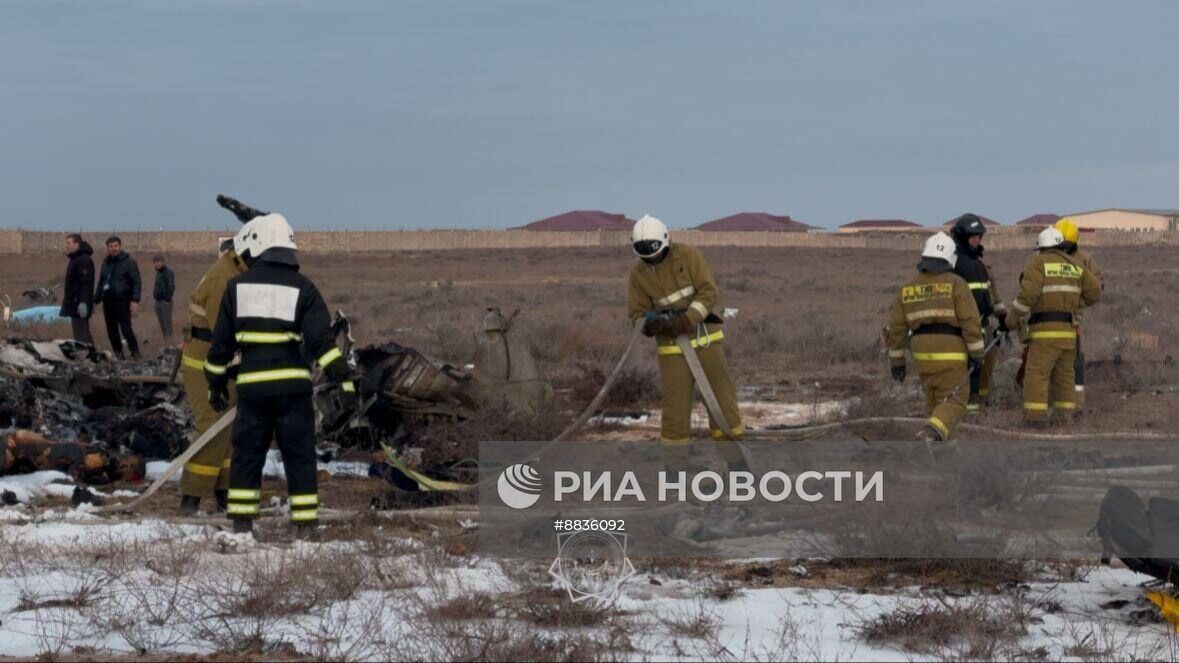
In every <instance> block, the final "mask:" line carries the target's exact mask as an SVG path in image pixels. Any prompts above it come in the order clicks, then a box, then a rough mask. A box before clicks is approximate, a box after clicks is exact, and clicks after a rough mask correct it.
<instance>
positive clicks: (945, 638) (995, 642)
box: [856, 596, 1033, 660]
mask: <svg viewBox="0 0 1179 663" xmlns="http://www.w3.org/2000/svg"><path fill="white" fill-rule="evenodd" d="M1032 620H1033V615H1032V609H1031V607H1030V606H1029V605H1028V604H1027V603H1026V602H1025V601H1023V600H1022V599H1021V598H1019V597H1016V596H982V597H975V598H972V599H962V600H952V599H947V598H939V599H936V600H934V599H931V600H925V601H921V602H918V603H915V604H910V605H903V606H900V607H898V608H897V610H895V611H893V612H891V613H885V614H881V615H878V616H876V617H873V618H871V619H868V620H866V621H864V622H861V623H860V624H859V625H857V626H856V632H857V634H858V636H859V637H860V638H862V639H863V640H865V641H867V642H869V643H873V644H887V645H892V646H896V647H898V648H900V649H901V650H902V651H906V652H912V653H916V654H929V655H936V656H943V657H946V656H949V657H955V658H958V657H961V658H966V659H968V660H979V659H986V660H992V659H997V658H1008V657H1009V656H1010V655H1011V653H1013V652H1014V651H1016V650H1017V644H1018V640H1019V638H1020V637H1022V636H1024V635H1026V634H1027V632H1028V631H1027V627H1028V625H1029V624H1031V623H1032Z"/></svg>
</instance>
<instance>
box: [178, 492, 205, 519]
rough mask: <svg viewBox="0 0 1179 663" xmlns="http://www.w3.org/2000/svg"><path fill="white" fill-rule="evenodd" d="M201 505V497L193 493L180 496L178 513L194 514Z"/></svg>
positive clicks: (183, 514) (184, 514)
mask: <svg viewBox="0 0 1179 663" xmlns="http://www.w3.org/2000/svg"><path fill="white" fill-rule="evenodd" d="M200 507H201V498H199V497H196V496H195V495H181V496H180V515H182V516H195V515H196V514H197V510H198V509H200Z"/></svg>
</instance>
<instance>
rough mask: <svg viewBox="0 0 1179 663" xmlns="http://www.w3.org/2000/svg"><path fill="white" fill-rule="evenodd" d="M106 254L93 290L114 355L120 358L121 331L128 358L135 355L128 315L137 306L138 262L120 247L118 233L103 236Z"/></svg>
mask: <svg viewBox="0 0 1179 663" xmlns="http://www.w3.org/2000/svg"><path fill="white" fill-rule="evenodd" d="M106 254H107V255H106V260H103V261H102V273H101V274H99V277H98V290H97V291H95V293H94V303H95V304H102V317H103V319H104V320H105V321H106V334H107V337H109V338H110V341H111V350H113V351H114V353H115V356H116V357H118V358H119V359H122V358H123V341H122V339H120V338H119V332H120V331H121V332H122V335H123V336H124V337H126V339H127V348H128V349H130V350H131V358H132V359H138V358H139V340H138V339H136V338H135V330H134V329H132V328H131V316H133V315H135V312H136V311H137V310H138V309H139V294H140V290H141V288H142V281H141V280H140V277H139V265H137V264H135V260H133V259H132V258H131V256H130V255H128V254H127V252H126V251H124V250H123V240H121V239H119V238H118V237H110V238H108V239H107V240H106Z"/></svg>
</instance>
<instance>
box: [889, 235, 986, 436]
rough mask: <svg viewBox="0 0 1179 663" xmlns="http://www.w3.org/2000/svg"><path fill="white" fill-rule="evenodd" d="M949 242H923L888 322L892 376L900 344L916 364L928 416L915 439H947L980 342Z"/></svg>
mask: <svg viewBox="0 0 1179 663" xmlns="http://www.w3.org/2000/svg"><path fill="white" fill-rule="evenodd" d="M956 262H957V254H956V253H955V250H954V240H952V239H950V237H949V235H946V234H945V233H937V234H936V235H934V236H933V237H930V238H929V239H928V240H926V241H925V248H924V250H923V251H922V252H921V262H919V263H917V271H918V272H919V274H917V276H916V277H915V278H914V279H913V280H912V281H909V282H908V283H906V284H905V285H904V286H901V289H900V292H898V293H897V297H896V300H895V301H894V302H893V305H892V312H891V314H890V315H889V318H888V355H889V358H890V360H891V363H892V377H893V379H894V380H897V381H904V379H905V373H906V371H905V345H906V343H907V344H908V345H909V350H910V352H911V353H912V355H913V360H914V361H915V362H916V363H917V374H918V375H919V376H921V388H922V390H923V391H924V392H925V410H926V413H927V414H928V416H929V419H928V420H927V421H926V425H925V426H924V427H923V428H922V429H921V432H920V433H918V435H917V439H919V440H924V441H927V442H928V441H938V440H948V439H950V436H951V435H952V434H953V432H954V426H955V425H956V424H957V423H958V420H959V419H961V418H962V415H964V414H966V401H967V398H968V397H969V396H970V369H971V368H972V367H974V366H977V365H979V364H980V362H982V360H983V351H984V349H985V347H986V346H985V343H984V341H983V335H982V327H981V325H980V324H979V315H978V306H977V305H975V303H974V295H972V294H971V292H970V286H969V285H967V283H966V281H965V280H963V278H962V277H961V276H958V275H957V274H955V273H954V264H955V263H956Z"/></svg>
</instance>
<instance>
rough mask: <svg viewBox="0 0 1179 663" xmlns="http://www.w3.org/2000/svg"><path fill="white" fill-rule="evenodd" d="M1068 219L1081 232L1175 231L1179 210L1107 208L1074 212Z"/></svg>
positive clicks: (1178, 221) (1178, 220) (1178, 223)
mask: <svg viewBox="0 0 1179 663" xmlns="http://www.w3.org/2000/svg"><path fill="white" fill-rule="evenodd" d="M1068 218H1070V219H1072V220H1073V223H1076V224H1077V227H1078V228H1080V229H1082V230H1129V231H1145V230H1175V229H1176V226H1177V225H1179V210H1174V209H1126V208H1117V207H1114V208H1109V209H1099V210H1093V211H1092V212H1076V213H1073V214H1069V215H1068Z"/></svg>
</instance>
